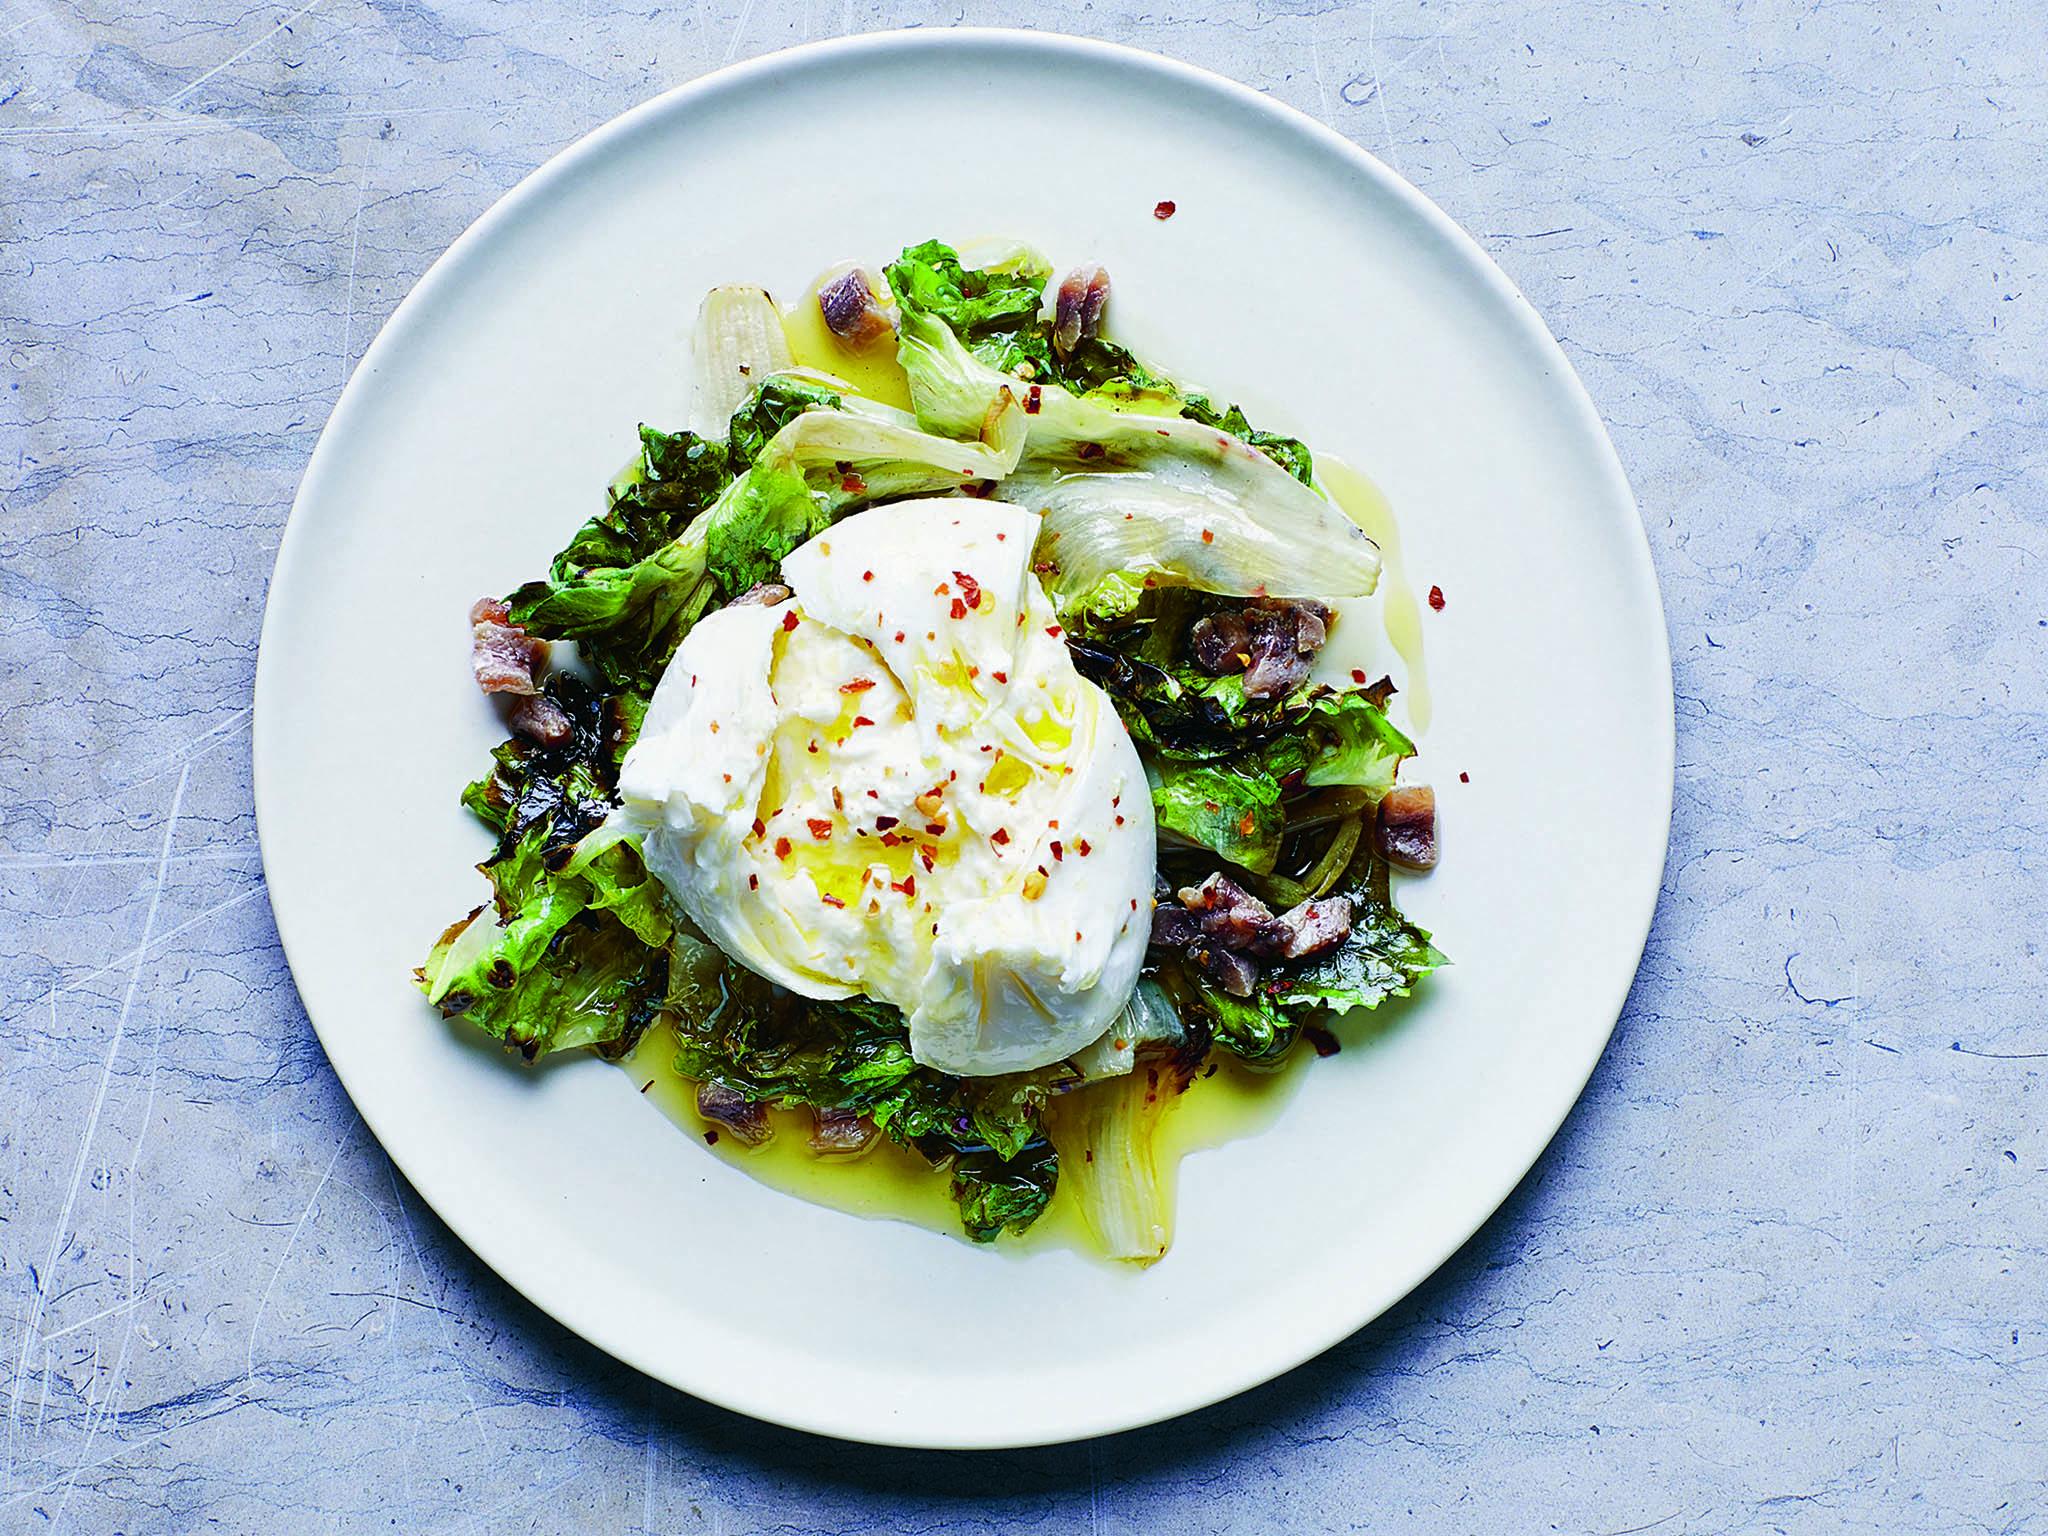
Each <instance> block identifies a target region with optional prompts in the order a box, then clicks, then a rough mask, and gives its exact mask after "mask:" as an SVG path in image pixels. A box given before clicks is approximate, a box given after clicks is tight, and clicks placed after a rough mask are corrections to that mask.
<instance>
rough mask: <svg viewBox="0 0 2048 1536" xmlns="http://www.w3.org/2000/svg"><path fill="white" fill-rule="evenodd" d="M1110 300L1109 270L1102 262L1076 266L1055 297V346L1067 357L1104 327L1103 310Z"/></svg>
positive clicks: (1053, 346)
mask: <svg viewBox="0 0 2048 1536" xmlns="http://www.w3.org/2000/svg"><path fill="white" fill-rule="evenodd" d="M1108 303H1109V273H1108V272H1107V271H1106V270H1105V269H1104V268H1103V265H1102V263H1101V262H1099V261H1091V262H1088V263H1087V264H1085V265H1083V266H1078V267H1076V268H1074V270H1073V271H1071V272H1069V273H1068V274H1067V275H1066V276H1065V277H1063V278H1061V279H1060V291H1059V295H1058V297H1057V298H1056V299H1055V300H1054V309H1053V327H1052V349H1053V351H1055V352H1057V353H1058V354H1059V355H1060V356H1061V357H1066V356H1068V355H1069V354H1070V353H1072V352H1073V350H1074V348H1076V347H1078V346H1080V345H1081V343H1082V342H1084V341H1091V340H1093V339H1094V337H1095V335H1096V333H1097V332H1098V331H1100V330H1101V329H1102V311H1103V309H1104V308H1105V307H1106V306H1107V305H1108Z"/></svg>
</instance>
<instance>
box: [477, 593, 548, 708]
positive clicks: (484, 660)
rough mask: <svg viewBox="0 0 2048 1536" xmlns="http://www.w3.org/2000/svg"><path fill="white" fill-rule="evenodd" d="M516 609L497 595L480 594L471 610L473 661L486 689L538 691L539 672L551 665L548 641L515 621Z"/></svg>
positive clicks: (481, 686) (481, 682)
mask: <svg viewBox="0 0 2048 1536" xmlns="http://www.w3.org/2000/svg"><path fill="white" fill-rule="evenodd" d="M511 620H512V610H511V609H510V608H508V607H506V606H505V604H504V603H502V602H500V601H499V600H498V599H497V598H495V597H480V598H478V599H477V600H476V602H475V603H473V604H471V605H470V610H469V628H470V641H469V664H470V668H471V670H472V671H474V672H475V673H476V685H477V687H479V688H481V689H483V691H484V692H485V693H519V694H536V693H539V692H540V681H539V679H538V678H537V677H536V676H535V673H537V672H538V671H539V670H540V669H541V668H542V667H544V666H546V665H547V660H548V643H547V641H545V640H539V639H536V638H534V637H533V636H532V635H529V634H528V633H527V632H526V631H525V630H523V629H521V628H520V627H519V626H518V625H517V624H514V623H513V622H511Z"/></svg>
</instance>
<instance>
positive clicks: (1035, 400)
mask: <svg viewBox="0 0 2048 1536" xmlns="http://www.w3.org/2000/svg"><path fill="white" fill-rule="evenodd" d="M1043 393H1044V391H1042V390H1041V389H1039V387H1038V386H1037V385H1036V384H1034V385H1032V386H1031V388H1030V389H1029V390H1027V391H1025V394H1024V414H1025V415H1026V416H1036V415H1037V414H1038V406H1039V401H1040V398H1041V397H1042V395H1043Z"/></svg>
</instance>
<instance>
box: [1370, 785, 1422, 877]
mask: <svg viewBox="0 0 2048 1536" xmlns="http://www.w3.org/2000/svg"><path fill="white" fill-rule="evenodd" d="M1372 836H1373V846H1374V847H1375V848H1377V849H1379V851H1380V857H1381V858H1383V859H1385V860H1387V862H1388V863H1390V864H1399V865H1401V866H1402V867H1403V868H1405V869H1434V868H1436V791H1435V790H1433V789H1431V788H1429V786H1427V785H1426V784H1414V785H1404V786H1403V787H1401V788H1399V789H1394V790H1390V791H1388V793H1387V797H1386V799H1384V800H1382V801H1381V802H1380V814H1379V820H1378V821H1377V822H1376V823H1375V824H1374V826H1373V834H1372Z"/></svg>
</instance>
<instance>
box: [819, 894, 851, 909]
mask: <svg viewBox="0 0 2048 1536" xmlns="http://www.w3.org/2000/svg"><path fill="white" fill-rule="evenodd" d="M818 900H820V901H822V902H823V903H825V905H826V906H828V907H844V906H845V905H846V903H845V902H843V901H841V900H840V899H839V898H838V897H837V896H820V897H819V898H818Z"/></svg>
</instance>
